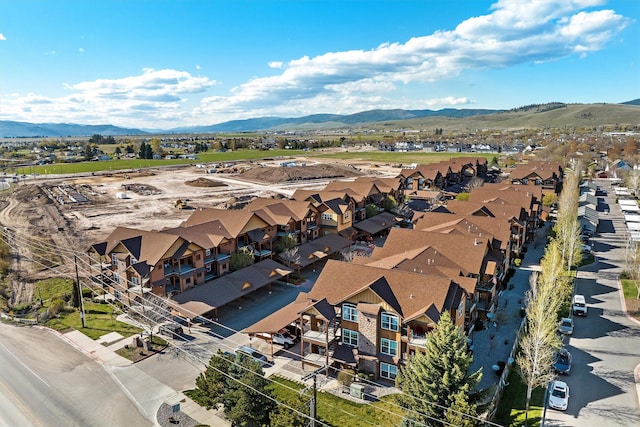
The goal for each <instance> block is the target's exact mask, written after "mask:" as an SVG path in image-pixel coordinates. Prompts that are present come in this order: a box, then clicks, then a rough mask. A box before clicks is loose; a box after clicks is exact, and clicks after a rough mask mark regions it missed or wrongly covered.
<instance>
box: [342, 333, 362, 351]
mask: <svg viewBox="0 0 640 427" xmlns="http://www.w3.org/2000/svg"><path fill="white" fill-rule="evenodd" d="M342 342H343V343H344V344H348V345H351V346H353V347H357V346H358V331H352V330H350V329H343V330H342Z"/></svg>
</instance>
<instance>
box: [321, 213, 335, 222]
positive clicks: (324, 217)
mask: <svg viewBox="0 0 640 427" xmlns="http://www.w3.org/2000/svg"><path fill="white" fill-rule="evenodd" d="M322 220H323V221H333V215H331V214H330V213H323V214H322Z"/></svg>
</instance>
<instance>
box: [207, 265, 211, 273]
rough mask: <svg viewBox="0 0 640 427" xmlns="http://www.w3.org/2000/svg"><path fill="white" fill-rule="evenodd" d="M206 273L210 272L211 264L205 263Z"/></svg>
mask: <svg viewBox="0 0 640 427" xmlns="http://www.w3.org/2000/svg"><path fill="white" fill-rule="evenodd" d="M207 273H211V264H207Z"/></svg>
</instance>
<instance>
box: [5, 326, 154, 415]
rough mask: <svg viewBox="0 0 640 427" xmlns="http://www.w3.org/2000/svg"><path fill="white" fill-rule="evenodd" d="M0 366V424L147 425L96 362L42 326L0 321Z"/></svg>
mask: <svg viewBox="0 0 640 427" xmlns="http://www.w3.org/2000/svg"><path fill="white" fill-rule="evenodd" d="M43 349H46V351H45V350H43ZM0 367H1V369H0V410H1V412H0V414H1V415H0V426H1V427H4V426H7V427H15V426H20V427H29V426H37V427H40V426H43V427H44V426H52V427H59V426H82V427H86V426H124V425H132V426H148V425H152V424H151V423H150V422H149V421H148V420H147V419H145V418H144V417H143V416H142V415H141V413H140V412H139V411H138V409H137V408H136V407H135V406H134V404H132V403H131V401H130V400H129V398H128V397H127V396H126V395H125V394H124V393H123V392H122V391H121V388H120V387H119V385H118V384H117V383H116V382H115V381H114V380H113V378H112V377H111V375H109V373H108V372H107V371H106V370H105V369H104V368H103V367H102V366H101V365H98V364H96V363H95V361H94V360H93V359H91V358H90V357H87V356H86V355H84V354H82V353H80V352H78V351H77V350H76V349H75V348H73V347H71V346H69V345H68V344H67V343H66V342H64V341H62V340H60V339H59V338H58V337H56V336H55V335H53V334H51V333H49V332H47V331H45V330H42V329H36V328H27V327H17V326H12V325H6V324H4V323H0Z"/></svg>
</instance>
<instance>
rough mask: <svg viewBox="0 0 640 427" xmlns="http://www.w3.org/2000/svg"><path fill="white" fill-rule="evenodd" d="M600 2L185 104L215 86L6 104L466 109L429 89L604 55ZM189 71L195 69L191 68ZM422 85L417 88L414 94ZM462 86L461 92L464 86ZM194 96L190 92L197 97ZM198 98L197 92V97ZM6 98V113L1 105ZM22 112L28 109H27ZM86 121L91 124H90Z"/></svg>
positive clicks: (204, 111) (117, 89)
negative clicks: (478, 73)
mask: <svg viewBox="0 0 640 427" xmlns="http://www.w3.org/2000/svg"><path fill="white" fill-rule="evenodd" d="M602 3H603V1H602V0H498V1H497V2H496V3H495V4H493V5H492V6H491V9H490V11H489V13H488V14H486V15H482V16H475V17H470V18H469V19H466V20H464V21H463V22H461V23H460V24H458V25H457V26H456V27H455V28H454V29H452V30H448V31H437V32H435V33H433V34H430V35H426V36H420V37H413V38H411V39H409V40H407V41H406V42H404V43H400V42H393V43H391V42H390V43H384V44H381V45H379V46H377V47H375V48H372V49H370V50H347V51H340V52H327V53H324V54H322V55H318V56H315V57H309V56H303V57H301V58H295V59H291V60H289V61H288V62H286V63H283V62H281V61H272V62H269V63H268V66H269V67H270V68H272V69H275V70H281V71H278V72H277V73H278V74H276V75H271V76H268V77H257V78H253V79H251V80H248V81H246V82H244V83H243V84H240V85H238V86H236V87H234V88H231V89H230V90H229V92H228V94H226V95H218V94H217V95H216V96H208V97H204V98H202V99H201V102H200V105H198V106H197V107H195V108H191V107H190V105H191V104H190V103H189V102H187V98H186V95H187V94H204V93H205V91H206V90H207V89H209V88H210V87H211V86H213V85H215V84H216V82H215V81H213V80H209V79H208V78H207V77H196V76H192V75H190V74H189V73H187V72H184V71H177V70H170V69H165V70H151V69H148V70H144V71H143V73H142V74H140V75H136V76H130V77H123V78H119V79H99V80H95V81H86V82H80V83H76V84H70V85H68V86H66V88H67V89H68V90H69V91H70V93H71V95H69V96H67V97H63V98H59V99H52V100H51V101H52V102H55V103H56V104H60V105H61V106H62V108H61V110H60V111H55V110H58V109H57V108H56V109H51V108H49V109H45V108H42V106H41V105H42V104H38V103H36V99H34V98H29V97H24V98H23V99H20V98H15V99H13V101H11V102H13V104H12V103H11V102H10V103H9V105H12V106H13V107H12V108H14V111H22V112H24V111H27V108H28V109H30V110H31V112H30V114H31V115H34V114H36V113H41V114H44V115H45V116H46V117H49V116H47V114H49V115H51V114H58V113H60V114H62V115H64V114H66V115H67V117H72V113H73V112H75V111H81V112H82V113H83V116H73V117H74V119H73V120H74V121H80V119H78V118H76V117H86V119H87V122H95V121H96V120H97V121H100V122H104V121H105V118H108V120H109V121H112V122H114V123H117V120H118V121H120V123H125V124H127V125H132V124H134V125H137V126H148V124H145V120H150V119H154V122H156V123H157V122H160V121H162V120H166V121H167V122H171V123H165V125H167V126H171V125H173V124H174V123H173V122H174V121H177V120H183V121H185V122H183V123H175V125H176V126H177V125H185V124H204V123H217V122H221V121H224V120H228V119H235V118H246V117H257V116H260V115H304V114H310V113H316V112H336V113H352V112H356V111H362V110H366V109H373V108H443V107H453V106H457V105H465V104H469V103H472V102H473V101H471V100H470V99H469V98H468V97H465V96H463V95H464V94H461V95H462V96H461V95H459V94H456V95H455V96H454V95H451V96H446V95H447V94H435V93H430V92H433V89H434V88H433V86H432V83H434V82H440V81H443V80H446V79H450V78H452V77H455V76H457V75H459V74H460V73H463V72H465V71H467V70H478V69H498V68H505V67H510V66H516V65H520V64H527V63H541V62H548V61H557V60H560V59H562V58H565V57H567V56H570V55H576V54H577V55H585V54H587V53H589V52H593V51H596V50H599V49H602V48H603V47H604V46H605V45H606V44H607V43H608V42H610V41H611V40H612V39H613V38H614V37H615V36H616V35H617V34H618V33H619V32H620V31H621V30H622V29H623V28H624V27H625V26H627V25H628V24H629V23H630V22H631V21H630V20H629V19H628V18H625V17H623V16H621V15H619V14H617V13H615V12H614V11H612V10H594V9H595V7H596V6H599V5H601V4H602ZM196 69H200V67H199V66H196ZM416 88H419V90H414V89H416ZM463 89H464V88H461V89H459V90H463ZM195 96H196V95H194V97H195ZM197 96H202V95H197ZM5 105H6V104H5V103H4V100H3V112H1V113H0V116H7V115H8V114H7V113H6V111H7V109H6V108H4V107H5ZM24 115H26V113H24ZM89 120H90V121H89Z"/></svg>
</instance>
